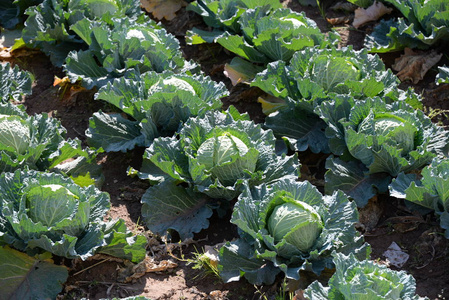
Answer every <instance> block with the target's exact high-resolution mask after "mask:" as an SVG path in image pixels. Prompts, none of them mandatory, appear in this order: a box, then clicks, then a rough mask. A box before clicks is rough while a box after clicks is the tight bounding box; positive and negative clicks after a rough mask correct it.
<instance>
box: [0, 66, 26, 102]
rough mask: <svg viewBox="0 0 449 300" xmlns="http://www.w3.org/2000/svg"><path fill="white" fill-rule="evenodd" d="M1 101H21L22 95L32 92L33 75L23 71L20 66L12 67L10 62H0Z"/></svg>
mask: <svg viewBox="0 0 449 300" xmlns="http://www.w3.org/2000/svg"><path fill="white" fill-rule="evenodd" d="M0 82H1V84H2V85H1V87H0V103H6V102H9V101H10V100H14V101H20V100H22V96H24V95H29V94H31V84H32V83H33V75H32V74H31V73H29V72H26V71H21V70H20V69H19V67H17V66H15V67H14V68H12V67H11V65H10V64H9V63H5V64H3V63H2V64H0Z"/></svg>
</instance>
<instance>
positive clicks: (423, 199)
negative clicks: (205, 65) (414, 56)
mask: <svg viewBox="0 0 449 300" xmlns="http://www.w3.org/2000/svg"><path fill="white" fill-rule="evenodd" d="M263 4H266V3H263ZM263 4H261V5H263ZM251 5H254V6H251ZM233 6H234V7H233ZM189 8H190V9H191V10H193V11H195V12H197V13H198V14H200V15H202V16H203V18H204V21H205V22H206V23H207V24H208V25H209V26H211V27H213V28H214V29H213V31H212V32H205V31H202V30H198V29H194V30H193V31H192V32H190V42H191V43H192V44H195V43H204V42H216V43H219V44H221V45H222V46H223V47H225V48H226V49H228V50H230V51H232V52H234V53H236V54H237V55H239V56H240V57H241V58H243V59H245V60H249V62H250V63H251V64H258V66H259V68H260V69H256V70H257V71H260V70H263V71H260V72H259V73H257V72H253V74H248V73H245V72H242V70H243V69H244V68H240V67H238V66H237V67H235V66H236V64H233V63H231V66H230V68H229V69H228V70H227V71H228V74H229V73H232V74H231V76H230V77H231V79H233V82H234V83H236V82H241V81H246V82H247V83H249V84H250V85H251V86H257V87H259V88H261V89H262V90H263V91H265V92H266V93H267V94H268V95H269V96H268V97H266V98H265V99H260V102H261V103H262V105H263V108H264V111H265V113H266V114H267V118H266V121H265V124H264V127H265V128H266V129H268V128H269V129H272V130H273V132H274V134H275V136H276V137H278V138H281V139H283V140H284V141H285V142H286V145H287V147H288V148H289V150H294V151H304V150H306V149H308V148H309V149H310V150H311V151H312V152H316V153H318V152H321V153H330V154H331V156H330V157H329V158H328V160H327V163H326V168H327V169H328V171H327V172H326V175H325V181H326V184H325V191H326V193H327V194H328V195H331V194H332V195H334V194H333V193H338V192H341V191H344V192H345V193H346V194H347V195H349V196H350V198H351V199H352V200H354V202H355V203H356V204H357V206H359V207H363V206H365V205H366V203H367V202H368V200H369V199H370V198H372V197H373V196H374V195H376V194H377V193H385V192H388V190H389V189H390V190H391V196H395V197H399V198H406V199H408V200H411V201H414V202H415V203H419V204H421V205H424V206H426V207H427V208H430V209H434V210H435V211H436V213H437V214H438V216H439V217H440V220H441V226H442V227H443V228H444V229H447V224H446V223H447V221H446V218H447V216H446V214H447V204H446V203H445V202H447V199H446V198H447V197H446V198H445V194H444V192H445V189H444V188H443V186H442V183H444V182H445V180H446V178H447V175H446V174H445V171H444V170H443V169H444V167H440V169H438V170H436V169H435V167H433V168H432V167H431V166H436V165H439V164H440V163H441V160H443V161H445V159H446V157H447V153H448V152H447V151H448V149H449V144H448V137H449V136H448V133H447V131H445V130H444V129H443V128H441V127H439V126H437V125H435V124H434V123H432V122H431V120H430V119H429V118H428V117H427V116H426V115H425V114H424V113H423V112H422V111H421V110H420V108H421V107H422V105H421V103H420V97H419V96H418V95H417V94H415V93H414V91H413V90H410V89H409V90H407V91H403V90H401V89H399V88H398V86H399V83H400V82H399V80H398V79H397V77H396V76H395V75H394V74H393V73H392V72H391V71H390V70H386V68H385V66H384V64H383V63H382V61H381V59H380V58H379V57H378V56H377V55H371V54H368V51H367V50H360V51H354V50H353V49H352V48H350V47H348V48H341V49H339V48H337V47H335V41H334V39H335V35H334V34H328V35H327V37H326V38H324V39H322V40H321V42H317V43H315V44H311V45H308V46H307V47H305V48H299V49H296V50H299V51H291V52H290V53H288V55H285V56H284V55H278V56H276V55H277V54H286V53H287V51H282V49H285V48H286V47H293V45H294V44H295V43H294V40H295V38H296V37H300V38H298V39H300V40H302V41H304V40H307V37H306V38H305V37H304V36H305V35H308V38H309V39H310V40H315V41H317V39H316V37H317V35H319V33H316V32H313V30H312V29H313V28H315V25H314V23H313V21H311V20H306V21H305V20H304V19H302V20H300V19H299V18H298V17H297V16H298V15H297V14H296V15H295V13H291V12H289V13H284V14H282V13H281V11H284V12H286V11H287V10H285V9H280V10H278V11H277V10H276V7H275V6H273V7H269V4H266V5H265V6H264V7H257V4H255V3H254V2H252V1H195V2H194V3H192V4H191V5H190V7H189ZM279 15H282V17H281V18H280V19H279V20H277V16H279ZM293 15H295V16H293ZM231 22H232V23H231ZM230 24H232V25H233V26H230ZM306 27H310V30H309V31H307V30H306ZM284 28H292V29H293V28H294V29H296V30H297V31H296V32H295V31H294V30H293V31H289V30H285V31H283V30H282V29H284ZM299 28H300V29H299ZM293 32H295V33H293ZM299 32H301V33H299ZM284 33H285V34H284ZM323 36H324V35H323ZM323 41H324V42H323ZM263 51H268V52H269V54H267V53H264V52H263ZM261 53H263V54H265V56H264V57H265V58H261V57H263V55H262V54H261ZM266 57H270V58H271V61H274V62H271V63H270V59H266ZM237 60H239V63H240V62H241V60H240V59H237ZM237 60H236V59H235V60H234V62H236V61H237ZM266 63H268V65H261V64H266ZM246 69H250V68H246ZM229 70H232V72H229ZM250 70H253V71H254V70H255V69H254V68H253V69H250ZM254 73H257V74H255V75H254ZM232 76H238V77H237V78H238V79H236V78H232ZM430 164H431V166H429V165H430ZM443 165H444V164H443ZM426 166H429V167H426ZM423 167H426V168H425V169H424V171H423V174H422V176H423V177H424V178H423V179H422V181H421V180H420V178H421V176H417V175H416V173H419V172H420V171H421V170H422V168H423ZM436 173H438V176H437V178H436V179H434V180H433V181H432V180H431V179H430V175H429V174H436ZM412 174H413V175H412ZM396 177H398V178H397V179H394V180H393V183H392V184H391V182H392V178H396ZM426 177H429V178H427V179H426ZM273 186H276V184H273ZM416 186H418V187H417V188H416V190H415V187H416ZM438 187H439V188H438ZM270 188H271V186H269V187H265V186H257V187H254V188H253V189H251V188H248V189H247V190H246V192H244V194H242V195H241V196H240V197H239V200H238V202H237V204H236V205H235V208H234V213H233V218H232V222H233V223H235V224H236V225H237V226H238V227H239V229H240V232H241V238H240V239H239V240H237V241H235V242H232V243H228V244H227V245H226V246H225V247H223V248H222V250H221V260H220V268H221V271H222V276H223V277H224V278H225V280H228V281H232V280H235V279H237V278H239V277H240V276H241V275H242V274H244V276H245V277H246V278H248V279H249V280H250V281H251V282H254V283H261V282H272V281H273V280H274V277H270V276H274V275H273V274H276V272H275V271H274V270H273V269H271V268H272V267H273V266H274V269H276V270H277V271H279V270H282V271H284V273H285V275H286V276H287V277H289V278H295V279H297V278H298V276H299V271H298V270H302V269H307V268H308V267H309V268H311V269H314V268H315V271H317V273H319V272H320V271H321V270H322V269H320V268H324V267H323V266H324V265H325V264H324V263H322V262H320V263H317V262H316V260H318V261H320V260H319V259H317V257H319V255H317V253H320V251H319V250H318V249H319V246H321V245H323V244H322V243H324V244H325V242H324V241H323V240H322V239H324V240H325V237H326V234H325V230H324V229H323V228H326V226H323V224H322V223H321V222H320V218H319V217H318V216H319V213H316V211H313V210H310V209H304V205H303V204H301V205H300V206H302V208H301V209H300V210H299V211H301V213H299V212H298V209H297V208H296V207H295V209H293V208H292V207H293V205H290V204H282V203H283V202H286V203H289V201H285V200H284V201H282V200H280V198H281V196H278V197H274V198H275V199H276V200H273V203H270V201H269V200H267V196H266V193H268V194H269V193H270V192H267V191H270ZM283 188H284V190H283V191H284V192H286V190H288V189H286V188H285V187H284V186H283ZM259 189H260V190H259ZM261 190H263V192H262V191H261ZM274 190H275V191H276V192H279V193H280V191H279V190H280V189H279V188H278V187H277V186H276V188H274ZM417 190H418V191H419V196H418V192H417ZM273 193H274V192H273ZM415 193H416V194H415ZM253 194H255V195H256V196H253ZM298 194H299V193H293V195H295V196H296V195H298ZM325 197H329V196H325ZM288 198H290V197H288ZM292 198H294V197H292ZM249 199H252V200H249ZM301 199H303V198H301ZM289 200H290V199H289ZM297 200H300V199H297ZM292 202H295V201H292ZM241 207H242V208H241ZM304 210H306V211H309V212H308V213H304ZM310 211H312V213H311V212H310ZM295 214H296V215H300V214H302V217H301V218H298V217H297V216H295ZM293 216H295V217H293ZM302 218H303V220H304V221H303V223H302V222H301V221H299V219H302ZM279 220H282V221H285V222H286V225H285V227H284V226H279V227H282V228H281V229H278V231H277V230H276V226H275V225H273V224H278V223H281V222H280V221H279ZM292 220H294V221H292ZM305 220H307V221H305ZM321 220H324V218H323V219H321ZM289 222H290V223H289ZM321 226H322V227H321ZM340 226H342V225H340ZM302 227H306V228H307V227H308V228H307V229H304V232H307V233H304V232H302V233H296V232H297V231H296V229H299V228H302ZM343 227H344V226H343ZM292 228H293V230H292ZM298 231H299V232H301V231H300V230H298ZM297 234H298V236H300V237H301V238H297ZM306 240H307V241H309V243H306V242H305V241H306ZM295 242H296V244H294V245H295V246H294V247H291V245H292V243H295ZM347 244H348V247H350V246H349V245H350V244H351V243H347ZM317 246H318V248H315V247H317ZM287 249H288V250H287ZM327 249H329V248H327ZM311 250H313V251H311ZM295 251H296V253H295ZM309 251H311V252H312V253H313V254H310V253H309ZM353 251H354V250H353ZM355 252H357V251H355ZM304 254H306V255H304ZM329 256H330V255H329ZM330 260H332V259H330ZM317 265H319V267H317ZM329 266H332V263H331V264H328V265H326V267H329ZM337 273H338V270H337ZM337 273H336V274H337ZM379 273H382V272H380V271H379ZM408 278H410V276H409V277H408ZM330 284H331V282H330ZM413 284H414V283H413ZM413 284H412V285H413ZM316 286H317V285H315V287H316ZM358 288H359V287H357V289H358ZM361 289H362V290H364V291H363V292H362V294H365V295H368V294H370V293H372V292H373V290H372V286H371V287H368V286H365V287H362V288H361ZM328 291H329V288H328ZM337 294H338V295H340V296H341V294H339V293H337ZM337 294H334V295H337ZM343 294H346V293H343ZM311 295H312V294H310V293H309V296H311ZM316 295H317V294H316ZM323 295H324V294H323ZM370 295H374V294H370ZM409 295H410V294H408V296H409ZM383 296H385V294H384V295H383ZM408 296H404V297H405V298H406V297H408ZM345 297H346V298H345V299H352V298H351V297H350V296H349V294H347V296H345ZM347 297H349V298H347ZM387 297H388V296H387ZM317 299H327V297H324V296H322V298H317Z"/></svg>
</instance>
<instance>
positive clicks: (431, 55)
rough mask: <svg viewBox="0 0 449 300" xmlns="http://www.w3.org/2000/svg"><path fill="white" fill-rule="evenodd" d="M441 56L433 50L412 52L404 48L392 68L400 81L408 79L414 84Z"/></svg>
mask: <svg viewBox="0 0 449 300" xmlns="http://www.w3.org/2000/svg"><path fill="white" fill-rule="evenodd" d="M442 56H443V54H438V53H437V52H436V51H435V50H432V51H430V52H423V53H420V52H414V51H413V50H412V49H410V48H405V49H404V54H403V55H401V57H399V58H397V59H396V60H395V62H394V65H392V66H391V67H392V68H393V70H395V71H398V73H397V76H398V77H399V79H400V80H401V81H406V80H410V81H412V82H413V83H414V84H416V83H418V82H419V81H420V80H422V79H423V78H424V75H426V73H427V71H429V69H430V68H432V67H433V66H434V65H435V64H436V63H437V62H438V61H439V60H440V59H441V57H442Z"/></svg>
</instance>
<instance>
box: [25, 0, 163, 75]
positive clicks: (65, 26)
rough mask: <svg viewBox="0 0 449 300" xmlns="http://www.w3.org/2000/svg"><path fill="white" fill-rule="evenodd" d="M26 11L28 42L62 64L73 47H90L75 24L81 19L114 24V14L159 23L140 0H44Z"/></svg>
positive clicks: (78, 48) (77, 48)
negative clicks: (141, 5) (150, 16)
mask: <svg viewBox="0 0 449 300" xmlns="http://www.w3.org/2000/svg"><path fill="white" fill-rule="evenodd" d="M41 2H42V1H41ZM26 14H27V15H28V18H27V20H26V23H25V28H24V29H23V33H22V38H23V40H24V42H25V44H26V45H27V46H29V47H33V48H39V49H41V50H42V51H43V52H44V53H45V54H46V55H48V56H49V57H50V59H51V61H52V63H53V64H54V65H56V66H58V67H61V66H62V65H63V63H64V60H65V58H66V57H67V55H68V54H69V52H70V51H72V50H77V51H79V50H86V49H87V44H86V41H84V40H83V37H82V36H80V35H79V33H78V32H75V31H74V30H73V28H72V26H78V25H79V24H78V22H79V21H83V22H86V21H87V22H93V21H103V22H104V23H103V25H104V26H105V28H108V27H109V28H112V27H113V26H114V22H113V20H112V18H119V19H120V18H128V19H133V20H139V22H141V23H143V22H144V21H145V22H146V23H150V24H152V25H156V23H155V22H152V21H151V20H150V19H146V18H144V14H143V12H142V10H141V9H140V2H139V1H138V0H124V1H123V0H75V1H68V0H44V1H43V2H42V3H41V4H40V5H38V6H35V7H32V8H29V9H28V10H26ZM77 24H78V25H77Z"/></svg>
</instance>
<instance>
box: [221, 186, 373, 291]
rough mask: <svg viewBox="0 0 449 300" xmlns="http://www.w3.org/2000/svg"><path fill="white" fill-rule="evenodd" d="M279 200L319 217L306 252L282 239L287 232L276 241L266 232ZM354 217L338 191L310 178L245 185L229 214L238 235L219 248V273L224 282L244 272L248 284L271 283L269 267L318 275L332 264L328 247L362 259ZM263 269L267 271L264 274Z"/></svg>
mask: <svg viewBox="0 0 449 300" xmlns="http://www.w3.org/2000/svg"><path fill="white" fill-rule="evenodd" d="M285 203H305V204H307V205H308V206H309V207H311V208H312V209H313V210H314V211H315V212H316V213H317V214H318V215H319V218H320V219H321V220H322V222H323V227H322V231H321V233H320V234H319V235H318V238H317V239H316V240H315V242H314V243H313V246H312V248H311V249H310V250H309V251H308V252H302V251H301V250H299V249H298V248H297V247H296V246H294V245H293V244H291V243H290V242H289V241H287V236H288V235H289V234H290V232H289V234H287V235H286V238H282V239H281V240H280V241H279V242H275V239H274V238H273V236H271V234H270V231H269V228H268V224H267V223H268V220H269V218H270V216H271V214H272V213H273V211H274V210H275V208H276V207H278V206H280V205H283V204H285ZM357 221H358V213H357V209H356V207H355V204H354V203H353V202H349V201H348V198H347V197H346V195H345V194H344V193H342V192H341V191H339V192H335V193H334V194H332V195H330V196H323V195H322V194H321V193H320V192H319V191H318V190H317V189H316V188H315V187H314V186H313V185H312V184H311V183H309V182H307V181H305V182H297V181H296V180H295V179H294V178H283V179H280V180H279V181H278V182H276V183H273V184H262V185H259V186H257V187H253V188H250V187H249V186H248V185H245V190H244V192H243V193H242V194H241V195H240V197H239V200H238V202H237V203H236V205H235V207H234V212H233V214H232V219H231V222H232V223H234V224H236V225H237V226H238V228H239V230H240V235H241V238H240V239H238V240H237V241H235V242H232V243H228V244H226V245H225V246H224V247H223V248H222V249H221V250H220V259H219V270H220V273H221V274H222V275H223V279H224V280H225V281H226V282H229V281H235V280H238V279H239V278H240V277H241V276H244V277H245V278H246V279H248V280H249V281H250V282H251V283H253V284H262V283H266V284H271V283H272V282H273V281H274V277H275V275H276V273H277V272H279V271H277V272H276V271H271V269H273V268H276V269H278V270H281V271H282V272H283V273H284V274H285V275H286V277H287V278H292V279H299V276H300V275H299V272H300V270H309V271H313V272H315V273H317V274H320V273H321V271H322V270H324V268H333V266H334V265H333V263H332V257H331V253H332V251H338V252H343V253H350V252H352V253H357V255H358V256H359V257H360V258H366V257H367V255H368V254H369V253H368V252H369V251H368V248H367V246H366V244H364V243H363V237H361V236H360V235H359V234H358V233H357V232H356V230H355V228H354V224H355V223H356V222H357ZM291 230H295V228H293V229H291ZM304 238H306V236H304ZM267 270H268V271H270V272H271V274H266V273H267Z"/></svg>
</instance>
